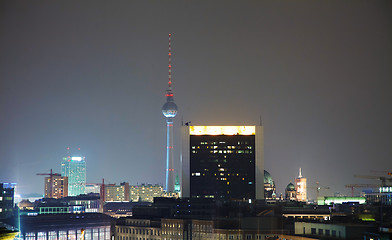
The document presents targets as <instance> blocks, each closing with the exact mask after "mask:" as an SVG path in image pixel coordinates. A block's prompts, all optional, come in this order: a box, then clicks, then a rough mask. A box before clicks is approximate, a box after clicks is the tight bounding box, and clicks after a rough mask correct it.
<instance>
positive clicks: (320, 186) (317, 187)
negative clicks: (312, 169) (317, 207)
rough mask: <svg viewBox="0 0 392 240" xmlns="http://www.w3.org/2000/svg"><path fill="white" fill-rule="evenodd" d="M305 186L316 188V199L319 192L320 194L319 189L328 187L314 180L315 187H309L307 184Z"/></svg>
mask: <svg viewBox="0 0 392 240" xmlns="http://www.w3.org/2000/svg"><path fill="white" fill-rule="evenodd" d="M307 188H313V189H316V200H317V199H318V197H319V194H320V190H321V189H326V190H327V189H330V187H326V186H323V185H321V184H320V182H318V181H317V182H316V186H315V187H310V186H308V187H307Z"/></svg>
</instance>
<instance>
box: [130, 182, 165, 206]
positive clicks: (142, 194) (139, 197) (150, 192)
mask: <svg viewBox="0 0 392 240" xmlns="http://www.w3.org/2000/svg"><path fill="white" fill-rule="evenodd" d="M129 191H130V198H131V200H132V202H153V201H154V198H155V197H163V196H164V191H163V186H162V185H158V184H155V185H152V184H140V185H132V186H130V190H129Z"/></svg>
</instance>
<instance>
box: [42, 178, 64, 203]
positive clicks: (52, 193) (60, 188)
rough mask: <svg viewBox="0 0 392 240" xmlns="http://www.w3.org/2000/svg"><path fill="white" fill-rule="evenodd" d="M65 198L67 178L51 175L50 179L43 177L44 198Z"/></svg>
mask: <svg viewBox="0 0 392 240" xmlns="http://www.w3.org/2000/svg"><path fill="white" fill-rule="evenodd" d="M52 181H53V183H52ZM52 188H53V190H52ZM67 196H68V177H66V176H58V175H54V174H53V175H52V177H45V197H46V198H63V197H67Z"/></svg>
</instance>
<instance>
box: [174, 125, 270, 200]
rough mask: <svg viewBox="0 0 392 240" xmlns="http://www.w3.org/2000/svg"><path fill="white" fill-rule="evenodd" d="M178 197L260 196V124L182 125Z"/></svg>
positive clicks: (261, 129) (261, 149)
mask: <svg viewBox="0 0 392 240" xmlns="http://www.w3.org/2000/svg"><path fill="white" fill-rule="evenodd" d="M181 135H182V153H181V164H182V189H181V196H182V197H192V198H216V199H241V200H243V199H264V149H263V148H264V147H263V146H264V144H263V141H264V140H263V127H262V126H183V127H182V133H181Z"/></svg>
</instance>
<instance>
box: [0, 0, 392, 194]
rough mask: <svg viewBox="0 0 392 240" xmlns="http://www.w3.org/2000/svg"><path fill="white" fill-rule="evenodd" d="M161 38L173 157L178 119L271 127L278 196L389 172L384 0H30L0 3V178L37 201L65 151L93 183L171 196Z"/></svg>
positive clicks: (389, 12) (390, 83) (391, 61)
mask: <svg viewBox="0 0 392 240" xmlns="http://www.w3.org/2000/svg"><path fill="white" fill-rule="evenodd" d="M168 33H173V39H172V47H173V57H172V66H173V91H174V98H175V102H176V103H177V105H178V107H179V113H178V115H177V117H176V119H175V122H174V128H175V132H174V133H175V134H174V139H175V160H176V161H178V159H179V143H180V140H179V139H180V131H179V127H180V125H181V118H183V120H184V122H185V121H192V124H193V125H255V124H259V119H260V116H262V119H263V125H264V131H265V132H264V140H265V146H264V147H265V154H264V156H265V168H266V170H267V171H269V172H270V173H271V175H272V177H273V179H274V180H275V183H276V185H277V192H278V195H279V193H281V192H283V191H284V188H285V187H286V186H287V184H288V183H289V182H290V181H293V180H294V178H295V177H297V176H298V168H300V167H302V173H303V175H304V177H307V178H308V185H310V186H315V182H316V181H319V182H320V183H321V184H322V185H324V186H328V187H330V188H331V189H330V190H329V191H327V192H323V193H325V194H333V193H335V192H340V193H347V194H349V193H350V190H349V189H345V187H344V185H345V184H350V183H378V182H377V181H374V180H366V179H359V178H355V177H354V176H353V175H354V174H366V175H377V174H382V173H376V172H374V171H392V2H391V1H361V0H356V1H266V2H264V1H227V0H224V1H27V0H26V1H1V2H0V181H5V182H17V183H18V187H19V189H18V191H19V193H25V194H26V193H33V192H34V193H43V177H42V176H37V175H36V173H41V172H48V171H49V170H50V169H51V168H53V170H54V171H56V172H60V162H61V159H62V157H63V156H65V154H66V147H67V146H70V147H71V150H72V149H76V148H77V147H80V148H81V152H82V154H83V155H84V156H86V162H87V182H88V183H98V182H101V181H102V178H105V182H108V183H120V182H123V181H127V182H129V183H130V184H137V183H139V184H140V183H160V184H164V168H165V150H166V148H165V146H166V142H165V141H166V128H165V127H166V125H165V120H164V117H163V115H162V112H161V108H162V105H163V104H164V103H165V97H164V93H165V90H166V88H167V71H168V70H167V61H168V60H167V49H168V46H167V45H168ZM308 192H309V194H310V196H311V197H312V196H313V197H314V196H315V190H314V189H309V190H308Z"/></svg>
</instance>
